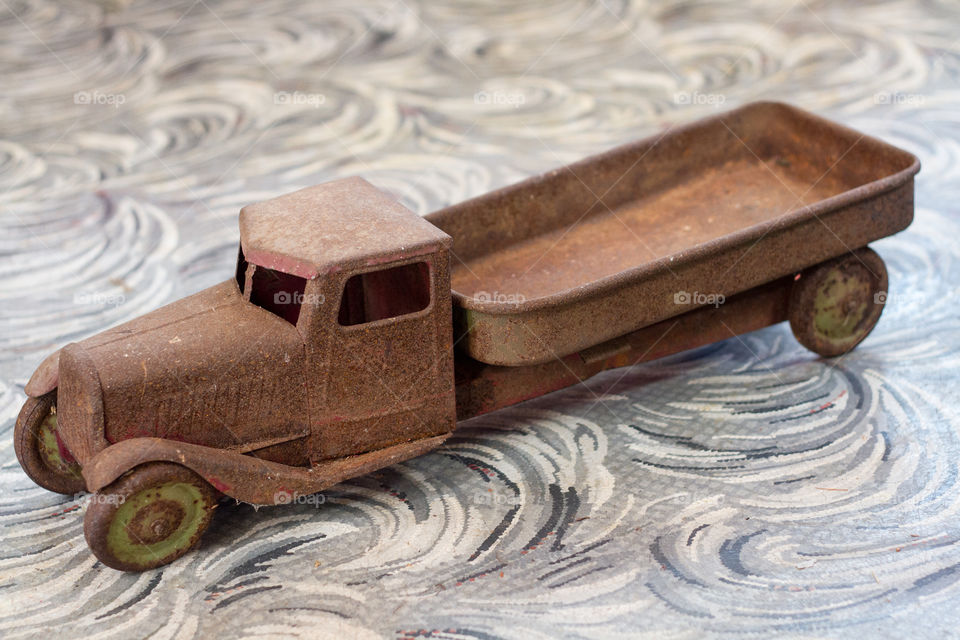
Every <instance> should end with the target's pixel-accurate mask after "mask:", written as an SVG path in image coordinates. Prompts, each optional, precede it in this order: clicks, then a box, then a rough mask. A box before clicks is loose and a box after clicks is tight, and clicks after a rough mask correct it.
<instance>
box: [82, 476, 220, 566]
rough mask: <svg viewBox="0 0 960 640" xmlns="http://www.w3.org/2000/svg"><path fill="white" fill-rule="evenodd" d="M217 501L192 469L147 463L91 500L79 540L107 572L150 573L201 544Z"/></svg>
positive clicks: (215, 496) (214, 492)
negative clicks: (81, 538) (147, 571)
mask: <svg viewBox="0 0 960 640" xmlns="http://www.w3.org/2000/svg"><path fill="white" fill-rule="evenodd" d="M217 497H218V496H217V492H216V491H215V490H214V488H213V487H211V486H210V484H209V483H207V482H206V481H205V480H204V479H203V478H201V477H200V476H199V475H197V474H196V473H194V472H193V471H191V470H190V469H187V468H186V467H182V466H180V465H178V464H173V463H169V462H150V463H147V464H143V465H140V466H138V467H136V468H134V469H133V470H132V471H130V472H129V473H127V474H126V475H124V476H122V477H121V478H119V479H118V480H116V481H114V482H113V483H112V484H110V485H109V486H107V487H105V488H103V489H101V490H100V491H98V492H97V493H96V494H94V495H93V496H91V497H90V504H89V505H88V506H87V513H86V515H85V516H84V519H83V534H84V537H86V539H87V544H88V545H89V546H90V549H91V550H92V551H93V553H94V555H95V556H97V558H98V559H99V560H100V561H101V562H103V564H105V565H107V566H108V567H112V568H114V569H119V570H121V571H144V570H146V569H153V568H155V567H159V566H162V565H165V564H169V563H171V562H173V561H174V560H176V559H177V558H179V557H180V556H182V555H183V554H185V553H186V552H187V551H189V550H190V549H191V548H193V547H194V546H195V545H196V544H197V543H198V542H199V541H200V536H201V535H203V532H204V531H205V530H206V528H207V526H208V525H209V524H210V519H211V517H212V516H213V509H214V508H215V507H216V506H217Z"/></svg>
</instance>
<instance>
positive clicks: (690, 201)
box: [14, 103, 920, 570]
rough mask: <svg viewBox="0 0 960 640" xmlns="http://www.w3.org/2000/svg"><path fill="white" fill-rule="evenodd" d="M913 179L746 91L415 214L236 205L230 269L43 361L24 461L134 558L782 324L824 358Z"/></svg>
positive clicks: (319, 193)
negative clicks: (652, 366) (481, 419)
mask: <svg viewBox="0 0 960 640" xmlns="http://www.w3.org/2000/svg"><path fill="white" fill-rule="evenodd" d="M919 168H920V165H919V162H918V160H917V159H916V158H915V157H914V156H913V155H911V154H909V153H907V152H905V151H902V150H900V149H898V148H895V147H893V146H890V145H888V144H885V143H883V142H881V141H879V140H876V139H873V138H870V137H867V136H863V135H861V134H859V133H856V132H855V131H852V130H850V129H847V128H844V127H842V126H839V125H837V124H834V123H832V122H829V121H827V120H824V119H821V118H819V117H817V116H814V115H812V114H809V113H806V112H804V111H802V110H799V109H797V108H794V107H791V106H788V105H784V104H779V103H754V104H750V105H747V106H745V107H742V108H740V109H737V110H734V111H732V112H729V113H724V114H720V115H717V116H714V117H710V118H707V119H705V120H701V121H698V122H695V123H693V124H690V125H686V126H682V127H676V128H673V129H671V130H669V131H668V132H667V133H665V134H664V135H662V136H659V137H657V138H652V139H648V140H642V141H639V142H635V143H631V144H628V145H625V146H622V147H619V148H616V149H613V150H611V151H608V152H606V153H603V154H601V155H598V156H595V157H592V158H589V159H586V160H584V161H582V162H579V163H576V164H573V165H570V166H568V167H564V168H562V169H558V170H555V171H551V172H548V173H546V174H543V175H540V176H537V177H534V178H531V179H529V180H526V181H524V182H521V183H519V184H516V185H513V186H510V187H507V188H504V189H501V190H498V191H495V192H492V193H489V194H486V195H483V196H480V197H478V198H475V199H472V200H469V201H467V202H463V203H461V204H457V205H454V206H451V207H448V208H446V209H443V210H440V211H437V212H435V213H432V214H429V215H427V216H426V217H420V216H418V215H417V214H415V213H414V212H412V211H410V210H409V209H407V208H405V207H404V206H402V205H401V204H400V203H398V202H397V201H396V200H395V199H393V198H391V197H389V196H388V195H386V194H384V193H382V192H381V191H379V190H377V189H376V188H374V187H373V186H372V185H371V184H369V183H367V182H366V181H364V180H362V179H359V178H349V179H343V180H336V181H333V182H328V183H326V184H321V185H319V186H314V187H310V188H307V189H303V190H300V191H297V192H295V193H291V194H289V195H285V196H282V197H278V198H275V199H273V200H268V201H266V202H261V203H258V204H253V205H250V206H247V207H245V208H244V209H243V210H242V211H241V212H240V238H241V240H240V251H239V258H238V261H237V268H236V276H235V277H234V278H231V279H229V280H227V281H226V282H223V283H222V284H219V285H216V286H214V287H211V288H209V289H207V290H204V291H201V292H199V293H197V294H195V295H192V296H190V297H187V298H185V299H182V300H179V301H177V302H174V303H172V304H169V305H167V306H165V307H162V308H160V309H157V310H155V311H152V312H150V313H148V314H146V315H144V316H141V317H139V318H137V319H135V320H132V321H130V322H127V323H124V324H121V325H120V326H117V327H114V328H112V329H109V330H107V331H104V332H102V333H100V334H97V335H94V336H92V337H89V338H87V339H85V340H82V341H80V342H76V343H72V344H68V345H66V346H64V347H63V348H62V349H60V350H59V351H57V352H56V353H54V354H52V355H50V356H49V357H47V359H46V360H44V361H43V362H42V363H41V364H40V366H39V367H38V369H37V370H36V372H35V373H34V374H33V376H32V377H31V378H30V380H29V382H28V383H27V384H26V387H25V389H24V390H25V392H26V394H27V396H28V398H27V401H26V404H25V405H24V407H23V409H22V411H21V412H20V415H19V418H18V420H17V423H16V428H15V431H14V439H15V448H16V453H17V457H18V459H19V461H20V463H21V465H22V467H23V469H24V471H25V472H26V473H27V474H28V475H29V476H30V477H31V478H32V479H33V480H34V481H35V482H36V483H37V484H39V485H41V486H43V487H45V488H47V489H50V490H51V491H57V492H61V493H65V494H72V493H77V492H81V491H84V490H86V491H90V492H95V497H96V498H97V499H94V500H90V502H89V505H88V507H87V509H86V513H85V516H84V533H85V536H86V539H87V542H88V544H89V545H90V548H91V549H92V550H93V552H94V554H96V556H97V557H98V558H99V559H100V560H101V561H102V562H103V563H104V564H106V565H108V566H110V567H114V568H116V569H122V570H144V569H148V568H153V567H157V566H160V565H164V564H166V563H169V562H171V561H173V560H174V559H176V558H178V557H179V556H181V555H182V554H184V553H185V552H186V551H187V550H189V549H190V548H191V547H192V546H194V545H195V544H196V543H197V541H198V540H199V538H200V536H201V534H202V533H203V531H204V529H205V528H206V527H207V525H208V523H209V522H210V519H211V516H212V512H213V507H214V506H215V505H216V504H217V501H218V500H219V499H220V498H222V497H224V496H229V497H231V498H235V499H237V500H240V501H245V502H249V503H253V504H257V505H265V504H278V503H283V502H287V501H289V499H290V496H292V495H295V494H304V495H305V494H310V493H314V492H317V491H320V490H323V489H325V488H327V487H330V486H331V485H334V484H336V483H338V482H341V481H343V480H345V479H348V478H351V477H355V476H358V475H360V474H365V473H368V472H370V471H373V470H376V469H379V468H382V467H384V466H387V465H390V464H393V463H396V462H399V461H402V460H405V459H409V458H411V457H413V456H418V455H420V454H422V453H425V452H428V451H430V450H432V449H435V448H436V447H438V446H439V445H440V444H441V443H443V442H444V440H445V439H446V438H448V437H449V436H450V434H451V433H452V432H453V431H454V429H455V427H456V426H457V422H458V421H462V420H465V419H467V418H470V417H472V416H477V415H479V414H483V413H485V412H489V411H493V410H496V409H498V408H501V407H505V406H508V405H511V404H514V403H518V402H521V401H523V400H526V399H528V398H533V397H535V396H539V395H542V394H545V393H548V392H551V391H554V390H557V389H561V388H563V387H567V386H569V385H573V384H576V383H578V382H580V381H582V380H584V379H586V378H587V377H589V376H592V375H594V374H596V373H598V372H600V371H603V370H605V369H610V368H613V367H623V366H627V365H631V364H634V363H638V362H643V361H647V360H651V359H653V358H659V357H662V356H665V355H668V354H672V353H676V352H679V351H682V350H686V349H691V348H693V347H697V346H700V345H705V344H708V343H711V342H715V341H719V340H723V339H726V338H729V337H731V336H734V335H738V334H742V333H745V332H749V331H754V330H756V329H759V328H762V327H766V326H768V325H771V324H774V323H777V322H781V321H784V320H789V323H790V326H791V328H792V330H793V332H794V334H795V335H796V337H797V339H798V340H799V341H800V343H802V344H803V345H804V346H806V347H808V348H809V349H811V350H812V351H813V352H815V353H817V354H820V355H822V356H825V357H829V356H836V355H839V354H843V353H846V352H847V351H849V350H850V349H852V348H853V347H854V346H855V345H857V344H858V343H859V342H860V341H861V340H863V338H864V337H865V336H866V335H867V333H869V332H870V330H871V329H872V328H873V326H874V324H875V323H876V321H877V319H878V317H879V315H880V313H881V311H882V308H883V301H884V295H883V293H884V292H885V290H886V288H887V274H886V269H885V267H884V263H883V261H882V260H881V259H880V258H879V257H878V256H877V254H876V253H874V252H873V251H872V250H871V249H869V248H867V244H868V243H870V242H872V241H875V240H877V239H879V238H882V237H885V236H888V235H890V234H893V233H896V232H898V231H900V230H902V229H904V228H905V227H906V226H907V225H909V224H910V222H911V220H912V217H913V176H914V174H916V173H917V171H918V170H919ZM721 302H722V304H720V303H721Z"/></svg>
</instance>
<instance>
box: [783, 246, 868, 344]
mask: <svg viewBox="0 0 960 640" xmlns="http://www.w3.org/2000/svg"><path fill="white" fill-rule="evenodd" d="M886 299H887V268H886V265H884V264H883V260H882V259H881V258H880V256H878V255H877V254H876V252H874V251H873V250H872V249H870V248H868V247H864V248H862V249H858V250H857V251H854V252H852V253H850V254H847V255H845V256H841V257H839V258H834V259H833V260H828V261H827V262H823V263H821V264H818V265H816V266H813V267H811V268H810V269H807V270H806V271H804V272H803V273H801V274H800V276H799V277H798V279H797V281H796V282H795V283H794V285H793V290H792V292H791V294H790V309H789V316H790V328H791V329H792V330H793V335H794V336H796V338H797V341H798V342H799V343H800V344H802V345H803V346H805V347H806V348H807V349H810V350H811V351H813V352H814V353H817V354H819V355H821V356H824V357H828V358H829V357H832V356H839V355H841V354H844V353H847V352H848V351H850V350H851V349H853V348H854V347H855V346H857V345H858V344H860V342H861V341H862V340H863V339H864V338H866V337H867V334H869V333H870V331H871V330H872V329H873V327H874V325H876V323H877V320H879V319H880V314H881V313H882V312H883V306H884V304H885V302H886Z"/></svg>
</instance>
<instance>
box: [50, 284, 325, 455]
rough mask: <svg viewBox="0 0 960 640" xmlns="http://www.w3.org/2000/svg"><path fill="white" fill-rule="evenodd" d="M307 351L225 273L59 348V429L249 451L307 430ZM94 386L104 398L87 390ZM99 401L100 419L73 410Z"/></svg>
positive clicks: (287, 328)
mask: <svg viewBox="0 0 960 640" xmlns="http://www.w3.org/2000/svg"><path fill="white" fill-rule="evenodd" d="M305 358H306V356H305V348H304V343H303V340H302V339H301V337H300V334H299V333H298V332H297V329H296V327H294V326H293V325H291V324H289V323H288V322H286V321H285V320H283V319H282V318H279V317H278V316H276V315H274V314H272V313H270V312H269V311H266V310H264V309H261V308H260V307H257V306H256V305H253V304H251V303H249V302H247V301H245V300H244V299H243V298H242V297H241V295H240V292H239V289H238V287H237V284H236V282H235V281H233V280H228V281H227V282H224V283H222V284H220V285H216V286H214V287H211V288H209V289H206V290H204V291H201V292H200V293H197V294H195V295H193V296H190V297H188V298H184V299H182V300H179V301H177V302H174V303H172V304H169V305H167V306H165V307H162V308H160V309H157V310H156V311H152V312H150V313H148V314H146V315H144V316H141V317H139V318H136V319H134V320H132V321H130V322H127V323H125V324H122V325H119V326H117V327H114V328H113V329H110V330H108V331H104V332H103V333H100V334H97V335H95V336H92V337H90V338H88V339H86V340H83V341H82V342H79V343H77V344H73V345H68V346H67V347H65V348H64V350H63V352H62V355H61V357H60V358H59V394H58V412H59V414H60V416H61V418H60V420H61V423H62V428H63V430H64V432H65V435H66V434H70V436H72V437H70V438H69V439H71V440H73V439H74V438H76V437H81V438H89V437H91V436H93V437H96V436H99V437H100V440H101V442H102V441H103V440H104V439H105V441H106V442H109V443H114V442H119V441H120V440H126V439H128V438H135V437H149V436H152V437H159V438H167V439H173V440H179V441H184V442H191V443H195V444H201V445H207V446H213V447H218V448H230V449H236V450H244V451H249V450H252V449H255V448H257V447H258V446H259V445H260V444H262V443H264V442H268V441H272V442H277V441H281V440H283V439H285V438H291V437H296V436H298V435H303V434H306V432H307V430H308V427H309V419H308V412H307V406H306V395H307V394H306V393H305V389H306V381H305V374H304V363H305ZM90 377H96V378H97V380H96V381H91V380H83V381H80V380H77V378H90ZM97 387H98V388H99V393H100V396H101V398H99V399H97V398H90V397H87V396H90V395H93V394H94V393H95V391H94V390H95V389H96V388H97ZM74 395H76V396H77V397H72V396H74ZM97 401H99V404H100V406H101V409H100V410H99V411H94V414H96V413H102V419H100V420H102V427H101V426H99V425H97V424H93V423H91V424H87V425H84V426H83V427H81V426H80V424H79V423H85V422H91V417H90V415H87V416H86V417H84V416H82V415H80V413H81V412H79V411H77V412H76V413H77V415H76V416H74V413H75V411H74V409H75V408H77V407H83V406H89V405H91V404H93V405H96V404H97ZM87 413H88V414H89V412H87ZM96 421H98V420H93V422H96ZM73 423H78V424H73ZM78 430H79V431H87V430H91V431H94V432H96V431H100V432H101V433H100V434H96V433H94V434H86V435H85V434H82V433H79V432H78ZM101 434H102V435H101ZM80 448H81V449H88V448H89V447H83V446H81V447H80Z"/></svg>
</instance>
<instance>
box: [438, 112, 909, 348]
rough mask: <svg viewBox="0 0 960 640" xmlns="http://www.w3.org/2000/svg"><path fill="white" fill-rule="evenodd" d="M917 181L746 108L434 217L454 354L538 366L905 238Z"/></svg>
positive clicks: (804, 126)
mask: <svg viewBox="0 0 960 640" xmlns="http://www.w3.org/2000/svg"><path fill="white" fill-rule="evenodd" d="M917 170H919V163H918V162H917V160H916V158H914V157H913V156H912V155H911V154H909V153H907V152H904V151H901V150H899V149H897V148H895V147H892V146H890V145H887V144H885V143H883V142H880V141H878V140H875V139H872V138H869V137H866V136H862V135H861V134H859V133H857V132H854V131H852V130H849V129H846V128H844V127H840V126H838V125H836V124H833V123H830V122H828V121H826V120H823V119H820V118H818V117H816V116H813V115H812V114H808V113H806V112H803V111H801V110H799V109H796V108H793V107H790V106H787V105H783V104H778V103H755V104H751V105H747V106H745V107H742V108H740V109H738V110H735V111H732V112H729V113H725V114H721V115H719V116H715V117H713V118H709V119H706V120H702V121H699V122H697V123H694V124H692V125H687V126H684V127H674V128H672V129H669V130H667V131H666V132H665V133H663V134H661V135H660V136H655V137H653V138H650V139H647V140H643V141H640V142H637V143H633V144H630V145H626V146H623V147H619V148H617V149H613V150H611V151H609V152H606V153H604V154H601V155H598V156H594V157H592V158H588V159H586V160H584V161H582V162H579V163H576V164H574V165H570V166H569V167H564V168H562V169H558V170H555V171H551V172H549V173H546V174H544V175H541V176H538V177H535V178H532V179H530V180H526V181H524V182H521V183H519V184H517V185H513V186H511V187H507V188H505V189H501V190H499V191H495V192H493V193H490V194H487V195H484V196H481V197H479V198H475V199H473V200H469V201H467V202H464V203H462V204H458V205H455V206H452V207H449V208H447V209H443V210H441V211H438V212H435V213H433V214H430V215H429V216H428V219H429V220H430V221H431V222H433V223H434V224H435V225H437V226H438V227H440V228H441V229H443V230H444V231H446V232H447V233H448V234H450V235H451V236H452V237H453V240H454V244H453V252H454V259H453V260H452V262H451V267H452V268H451V280H452V288H453V299H454V316H455V326H456V337H457V338H461V336H462V339H460V341H459V342H458V346H459V347H460V348H461V349H463V350H464V351H465V352H466V353H467V354H468V355H470V356H471V357H473V358H475V359H478V360H481V361H483V362H487V363H490V364H502V365H520V364H532V363H538V362H545V361H547V360H550V359H552V358H555V357H562V356H566V355H568V354H570V353H573V352H576V351H579V350H581V349H584V348H586V347H589V346H591V345H594V344H597V343H600V342H603V341H605V340H608V339H610V338H613V337H617V336H619V335H624V334H626V333H628V332H630V331H634V330H636V329H639V328H641V327H644V326H648V325H650V324H652V323H654V322H659V321H661V320H664V319H666V318H669V317H672V316H675V315H679V314H681V313H684V312H686V311H690V310H691V309H693V308H695V307H696V306H697V304H698V301H699V304H704V303H709V302H710V301H712V300H716V299H717V295H718V294H719V295H722V296H730V295H733V294H735V293H738V292H740V291H744V290H747V289H749V288H751V287H755V286H758V285H761V284H763V283H765V282H769V281H771V280H774V279H776V278H779V277H781V276H784V275H787V274H790V273H794V272H797V271H800V270H802V269H803V268H805V267H808V266H810V265H813V264H816V263H818V262H821V261H823V260H826V259H828V258H831V257H834V256H837V255H840V254H841V253H844V252H846V251H848V250H851V249H855V248H859V247H862V246H865V245H866V244H867V243H868V242H871V241H873V240H876V239H878V238H881V237H884V236H887V235H890V234H892V233H895V232H897V231H899V230H901V229H903V228H904V227H906V226H907V225H908V224H909V223H910V221H911V219H912V212H913V201H912V194H913V191H912V182H913V175H914V174H915V173H916V171H917ZM711 296H712V297H711ZM464 333H467V335H466V336H463V334H464Z"/></svg>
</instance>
